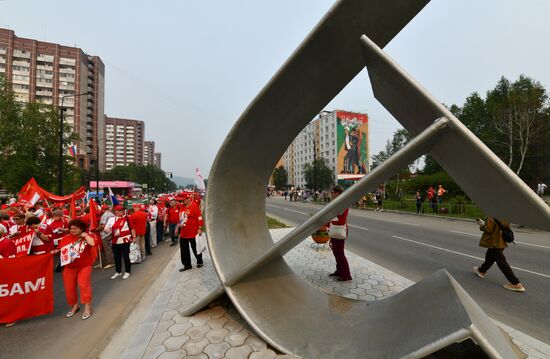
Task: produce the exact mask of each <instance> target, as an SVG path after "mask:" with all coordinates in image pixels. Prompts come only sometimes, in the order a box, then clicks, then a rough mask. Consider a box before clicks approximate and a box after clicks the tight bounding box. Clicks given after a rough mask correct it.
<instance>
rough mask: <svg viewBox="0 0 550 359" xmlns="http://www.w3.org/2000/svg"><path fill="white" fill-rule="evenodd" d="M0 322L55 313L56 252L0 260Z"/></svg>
mask: <svg viewBox="0 0 550 359" xmlns="http://www.w3.org/2000/svg"><path fill="white" fill-rule="evenodd" d="M0 273H2V275H1V276H0V303H2V305H0V323H11V322H15V321H18V320H21V319H25V318H30V317H36V316H38V315H44V314H48V313H52V312H53V255H52V254H50V253H47V254H41V255H37V256H24V257H17V258H8V259H0Z"/></svg>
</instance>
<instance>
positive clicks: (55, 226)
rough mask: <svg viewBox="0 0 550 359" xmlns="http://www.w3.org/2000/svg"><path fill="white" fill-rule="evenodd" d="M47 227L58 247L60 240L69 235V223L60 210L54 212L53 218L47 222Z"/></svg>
mask: <svg viewBox="0 0 550 359" xmlns="http://www.w3.org/2000/svg"><path fill="white" fill-rule="evenodd" d="M46 225H47V226H48V228H49V230H50V233H51V235H50V238H51V239H52V240H53V244H54V246H56V247H57V245H58V243H59V240H60V239H61V238H63V237H64V236H65V234H67V233H69V222H68V221H67V220H66V219H65V218H63V211H62V210H60V209H56V210H55V211H53V212H52V218H50V219H47V220H46Z"/></svg>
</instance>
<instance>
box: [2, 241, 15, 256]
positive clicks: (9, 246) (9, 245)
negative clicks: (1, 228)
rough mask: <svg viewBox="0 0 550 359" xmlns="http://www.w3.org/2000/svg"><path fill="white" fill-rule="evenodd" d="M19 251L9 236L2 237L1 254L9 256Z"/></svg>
mask: <svg viewBox="0 0 550 359" xmlns="http://www.w3.org/2000/svg"><path fill="white" fill-rule="evenodd" d="M16 253H17V248H16V247H15V243H13V241H12V240H11V239H9V238H8V237H3V238H0V256H2V257H4V258H8V257H10V256H14V255H15V254H16Z"/></svg>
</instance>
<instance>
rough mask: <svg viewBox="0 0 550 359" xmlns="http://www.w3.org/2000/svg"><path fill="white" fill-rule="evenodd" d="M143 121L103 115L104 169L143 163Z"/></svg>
mask: <svg viewBox="0 0 550 359" xmlns="http://www.w3.org/2000/svg"><path fill="white" fill-rule="evenodd" d="M144 137H145V123H144V122H143V121H138V120H130V119H123V118H112V117H107V116H105V140H106V141H105V169H106V170H110V169H112V168H113V167H117V166H128V165H129V164H130V163H135V164H136V165H138V166H142V165H143V147H144V146H143V138H144Z"/></svg>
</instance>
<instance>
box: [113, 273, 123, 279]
mask: <svg viewBox="0 0 550 359" xmlns="http://www.w3.org/2000/svg"><path fill="white" fill-rule="evenodd" d="M121 275H122V274H120V273H118V272H115V274H113V275H112V276H111V279H117V278H118V277H120V276H121Z"/></svg>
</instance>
